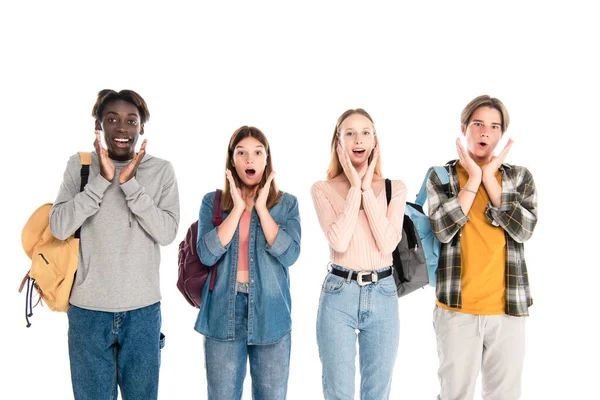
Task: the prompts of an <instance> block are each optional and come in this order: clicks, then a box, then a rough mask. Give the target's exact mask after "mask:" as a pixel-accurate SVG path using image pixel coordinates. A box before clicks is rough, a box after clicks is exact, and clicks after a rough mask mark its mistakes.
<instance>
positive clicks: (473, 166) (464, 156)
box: [456, 138, 482, 185]
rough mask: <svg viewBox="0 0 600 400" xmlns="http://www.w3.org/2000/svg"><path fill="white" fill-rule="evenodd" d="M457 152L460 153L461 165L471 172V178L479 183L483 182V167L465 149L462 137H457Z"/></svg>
mask: <svg viewBox="0 0 600 400" xmlns="http://www.w3.org/2000/svg"><path fill="white" fill-rule="evenodd" d="M456 152H457V153H458V158H459V159H460V165H462V166H463V168H464V169H465V170H466V171H467V173H468V174H469V179H474V180H475V181H477V182H478V185H479V184H480V183H481V174H482V171H481V168H480V167H479V165H477V163H476V162H475V161H473V159H472V158H471V156H470V155H469V152H468V151H467V150H465V148H464V147H463V145H462V144H461V143H460V138H456Z"/></svg>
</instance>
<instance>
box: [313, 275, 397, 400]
mask: <svg viewBox="0 0 600 400" xmlns="http://www.w3.org/2000/svg"><path fill="white" fill-rule="evenodd" d="M334 268H336V269H339V270H341V271H345V272H348V270H347V269H345V268H342V267H339V266H334ZM387 268H389V267H387ZM387 268H383V269H381V270H378V272H380V271H385V270H386V269H387ZM399 329H400V321H399V319H398V296H397V294H396V284H395V283H394V278H393V276H391V275H390V276H389V277H387V278H384V279H381V280H380V281H379V282H377V283H370V284H367V285H365V286H359V285H358V283H357V282H356V281H353V280H348V279H346V278H342V277H339V276H336V275H333V274H331V273H329V274H327V276H326V278H325V281H324V282H323V288H322V291H321V298H320V300H319V313H318V316H317V343H318V345H319V356H320V358H321V363H322V365H323V394H324V397H325V399H326V400H330V399H339V400H353V399H354V375H355V367H354V364H355V360H356V337H357V333H356V332H358V344H359V357H360V376H361V383H360V398H361V399H362V400H368V399H373V400H383V399H388V398H389V395H390V388H391V384H392V372H393V369H394V363H395V361H396V353H397V351H398V334H399Z"/></svg>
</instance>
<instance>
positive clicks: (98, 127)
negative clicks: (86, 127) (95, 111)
mask: <svg viewBox="0 0 600 400" xmlns="http://www.w3.org/2000/svg"><path fill="white" fill-rule="evenodd" d="M94 127H95V129H96V130H97V131H101V130H102V124H100V121H98V120H96V123H95V124H94Z"/></svg>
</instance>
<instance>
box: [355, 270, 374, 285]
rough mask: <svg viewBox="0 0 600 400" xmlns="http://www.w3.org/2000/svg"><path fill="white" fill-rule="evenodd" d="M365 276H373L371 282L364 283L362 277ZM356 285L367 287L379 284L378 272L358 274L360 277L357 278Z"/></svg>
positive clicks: (361, 272)
mask: <svg viewBox="0 0 600 400" xmlns="http://www.w3.org/2000/svg"><path fill="white" fill-rule="evenodd" d="M365 275H371V282H363V280H362V277H363V276H365ZM356 283H358V285H359V286H365V285H368V284H369V283H377V272H374V271H360V272H359V273H358V275H357V276H356Z"/></svg>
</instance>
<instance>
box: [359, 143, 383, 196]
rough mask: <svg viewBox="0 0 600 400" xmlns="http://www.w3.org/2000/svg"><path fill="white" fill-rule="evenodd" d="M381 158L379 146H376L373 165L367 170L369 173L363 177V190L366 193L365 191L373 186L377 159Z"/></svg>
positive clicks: (372, 160)
mask: <svg viewBox="0 0 600 400" xmlns="http://www.w3.org/2000/svg"><path fill="white" fill-rule="evenodd" d="M378 157H379V146H378V145H375V147H374V148H373V158H372V159H371V163H370V164H369V167H368V168H367V173H366V174H365V176H363V179H362V186H361V189H362V191H363V192H364V191H365V190H369V189H371V187H372V184H373V174H374V173H375V166H376V165H377V158H378Z"/></svg>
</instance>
